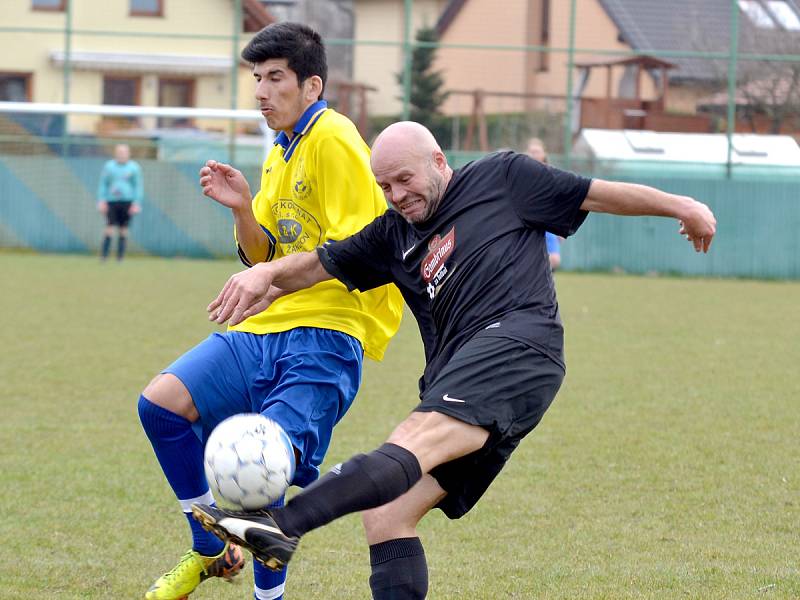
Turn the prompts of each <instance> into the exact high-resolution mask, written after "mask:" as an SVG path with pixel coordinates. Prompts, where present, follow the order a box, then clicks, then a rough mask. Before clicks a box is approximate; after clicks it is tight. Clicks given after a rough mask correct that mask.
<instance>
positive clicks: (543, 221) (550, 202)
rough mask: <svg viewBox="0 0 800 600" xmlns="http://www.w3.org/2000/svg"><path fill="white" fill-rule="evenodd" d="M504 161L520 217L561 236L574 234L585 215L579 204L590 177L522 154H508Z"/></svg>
mask: <svg viewBox="0 0 800 600" xmlns="http://www.w3.org/2000/svg"><path fill="white" fill-rule="evenodd" d="M506 161H507V173H506V186H507V188H508V192H509V194H510V197H511V203H512V205H513V206H514V210H515V211H516V212H517V214H518V215H519V217H520V219H522V221H523V222H524V223H525V224H526V225H529V226H531V227H540V228H542V229H546V230H547V231H551V232H553V233H555V234H556V235H560V236H561V237H567V236H570V235H572V234H574V233H575V232H576V231H577V230H578V227H580V226H581V224H582V223H583V221H584V220H585V219H586V215H587V214H588V213H587V212H586V211H583V210H580V206H581V204H583V201H584V200H585V199H586V194H587V193H588V192H589V185H590V184H591V181H592V180H591V179H589V178H586V177H582V176H580V175H576V174H575V173H571V172H569V171H562V170H561V169H556V168H555V167H551V166H548V165H544V164H542V163H540V162H538V161H536V160H534V159H532V158H530V157H529V156H527V155H525V154H516V153H509V154H508V155H507V157H506Z"/></svg>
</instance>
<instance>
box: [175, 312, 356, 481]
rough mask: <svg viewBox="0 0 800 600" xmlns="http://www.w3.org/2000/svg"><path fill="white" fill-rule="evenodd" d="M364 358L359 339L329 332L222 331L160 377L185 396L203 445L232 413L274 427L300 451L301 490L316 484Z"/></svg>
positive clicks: (302, 329)
mask: <svg viewBox="0 0 800 600" xmlns="http://www.w3.org/2000/svg"><path fill="white" fill-rule="evenodd" d="M363 357H364V351H363V349H362V347H361V343H360V342H359V341H358V340H357V339H355V338H354V337H352V336H349V335H347V334H346V333H341V332H339V331H333V330H330V329H316V328H313V327H298V328H296V329H291V330H289V331H284V332H281V333H269V334H264V335H258V334H254V333H245V332H240V331H228V332H226V333H212V334H211V335H210V336H209V337H208V338H207V339H205V340H204V341H203V342H201V343H200V344H198V345H197V346H195V347H194V348H192V349H191V350H189V351H188V352H187V353H186V354H184V355H183V356H181V357H180V358H179V359H178V360H176V361H175V362H174V363H172V364H171V365H170V366H169V367H167V368H166V369H165V370H164V371H163V372H164V373H171V374H173V375H175V376H176V377H177V378H178V379H180V380H181V381H182V382H183V384H184V385H185V386H186V388H187V389H188V390H189V393H190V394H191V396H192V400H193V401H194V405H195V406H196V407H197V411H198V412H199V413H200V420H199V421H198V423H199V424H200V429H201V434H202V439H203V440H206V439H208V435H209V434H210V433H211V431H212V430H213V429H214V427H216V425H217V424H218V423H219V422H220V421H222V420H224V419H226V418H228V417H230V416H231V415H235V414H240V413H250V412H257V413H262V414H263V415H265V416H267V417H269V418H270V419H273V420H274V421H276V422H277V423H279V424H280V425H281V427H283V428H284V430H285V431H286V433H287V434H288V435H289V438H290V439H291V440H292V444H293V445H294V446H295V448H297V449H298V450H299V451H300V459H299V461H298V462H297V469H296V471H295V476H294V481H292V483H293V484H294V485H299V486H301V487H303V486H306V485H308V484H309V483H311V482H312V481H314V480H315V479H317V477H319V465H320V464H321V463H322V460H323V459H324V458H325V453H326V452H327V451H328V445H329V444H330V441H331V434H332V432H333V426H334V425H335V424H336V423H338V422H339V419H341V418H342V417H343V416H344V413H346V412H347V409H348V408H350V405H351V404H352V402H353V399H354V398H355V395H356V392H357V391H358V386H359V384H360V382H361V366H362V363H363ZM195 425H197V424H195ZM197 429H198V428H197V427H195V430H197Z"/></svg>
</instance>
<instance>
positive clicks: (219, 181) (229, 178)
mask: <svg viewBox="0 0 800 600" xmlns="http://www.w3.org/2000/svg"><path fill="white" fill-rule="evenodd" d="M200 187H202V188H203V194H205V195H206V196H208V197H209V198H211V199H212V200H216V201H217V202H219V203H220V204H222V205H223V206H227V207H228V208H233V209H241V208H249V207H250V201H251V199H252V196H251V195H250V186H249V185H248V183H247V179H245V177H244V175H242V172H241V171H239V170H238V169H234V168H233V167H232V166H230V165H226V164H225V163H219V162H217V161H215V160H209V161H208V162H206V166H204V167H203V168H202V169H200Z"/></svg>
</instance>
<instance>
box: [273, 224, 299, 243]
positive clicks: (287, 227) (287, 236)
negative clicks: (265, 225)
mask: <svg viewBox="0 0 800 600" xmlns="http://www.w3.org/2000/svg"><path fill="white" fill-rule="evenodd" d="M302 231H303V228H302V226H301V225H300V223H298V222H297V221H295V220H294V219H278V236H279V237H278V239H279V240H280V241H281V243H282V244H291V243H292V242H295V241H297V238H298V237H299V236H300V233H301V232H302Z"/></svg>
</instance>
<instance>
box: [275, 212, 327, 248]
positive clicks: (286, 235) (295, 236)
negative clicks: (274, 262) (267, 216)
mask: <svg viewBox="0 0 800 600" xmlns="http://www.w3.org/2000/svg"><path fill="white" fill-rule="evenodd" d="M270 208H271V209H272V216H273V217H274V218H275V223H276V225H277V227H278V231H277V234H278V241H279V242H280V244H281V250H282V251H283V253H284V254H294V253H296V252H308V251H310V250H313V249H314V248H316V247H317V246H319V245H320V244H321V243H322V228H321V227H320V225H319V221H317V219H316V218H314V215H312V214H311V213H310V212H308V211H307V210H305V209H304V208H303V207H302V206H300V205H299V204H298V203H297V202H295V201H294V200H289V199H286V198H283V199H281V200H278V201H277V202H275V203H273V204H272V206H271V207H270Z"/></svg>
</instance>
